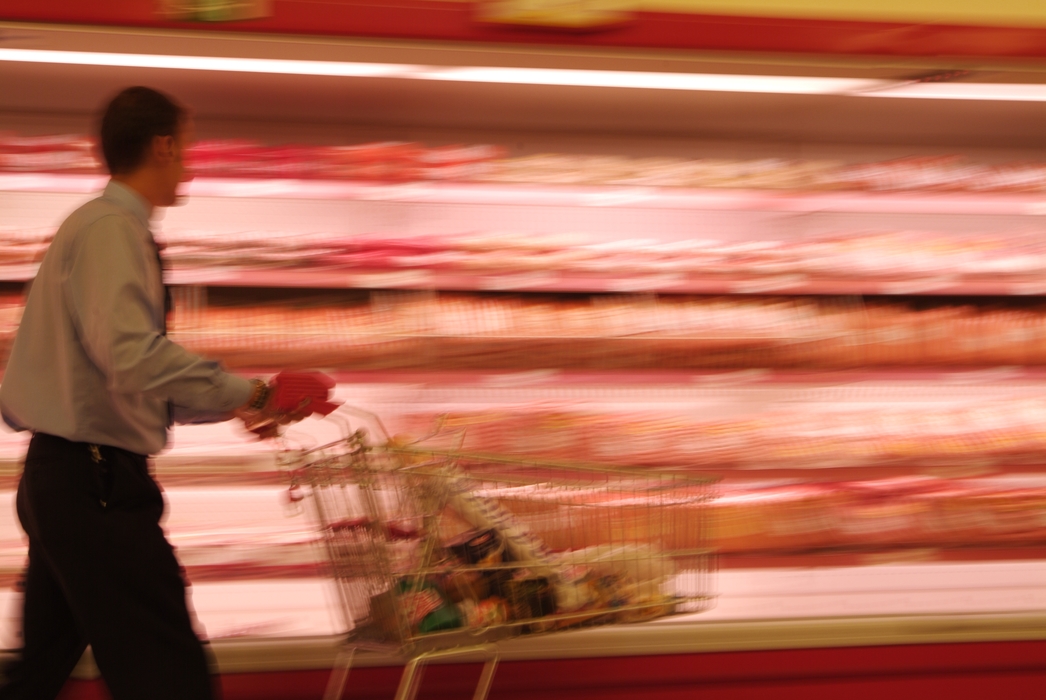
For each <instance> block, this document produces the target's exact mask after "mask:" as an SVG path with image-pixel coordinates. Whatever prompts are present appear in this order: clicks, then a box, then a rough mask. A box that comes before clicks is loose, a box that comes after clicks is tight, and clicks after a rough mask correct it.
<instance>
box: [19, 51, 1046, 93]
mask: <svg viewBox="0 0 1046 700" xmlns="http://www.w3.org/2000/svg"><path fill="white" fill-rule="evenodd" d="M0 61H12V62H26V63H51V64H64V65H81V66H107V67H121V68H163V69H173V70H204V71H226V72H234V73H265V74H277V75H318V76H329V77H342V78H404V79H414V80H443V81H452V82H470V83H502V84H511V85H559V86H564V87H604V88H630V89H652V90H692V91H704V92H748V93H776V94H790V95H851V96H860V97H907V98H921V99H944V100H1003V101H1005V100H1010V101H1035V102H1039V101H1046V85H1026V84H1014V83H1007V84H998V83H898V82H896V81H885V80H871V79H862V78H829V77H810V76H794V75H721V74H709V73H653V72H643V71H607V70H567V69H559V68H490V67H440V66H418V65H407V64H397V63H352V62H341V61H303V60H293V59H288V60H281V59H269V58H228V57H220V56H171V55H162V54H161V55H156V54H133V53H102V52H89V51H47V50H37V49H12V48H0Z"/></svg>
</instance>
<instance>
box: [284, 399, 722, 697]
mask: <svg viewBox="0 0 1046 700" xmlns="http://www.w3.org/2000/svg"><path fill="white" fill-rule="evenodd" d="M352 413H354V412H353V411H351V409H347V408H343V409H341V410H340V411H338V413H336V414H334V417H335V418H338V417H340V418H341V419H343V420H345V421H346V424H345V431H346V432H345V435H346V436H345V438H344V439H343V440H339V441H337V442H334V443H331V444H328V445H325V446H323V447H319V448H314V449H311V450H298V451H293V450H288V451H286V452H284V453H282V455H281V457H282V460H283V464H284V466H285V468H286V469H287V470H288V472H289V476H290V479H291V490H292V492H293V493H295V494H296V496H294V498H295V499H304V498H307V500H308V501H309V502H310V504H311V510H312V511H313V513H314V515H315V516H316V518H317V522H318V525H319V527H320V532H321V538H320V539H321V541H322V544H323V547H324V548H325V550H326V556H327V560H328V562H329V566H330V573H331V575H332V578H333V580H334V581H335V583H336V587H337V599H338V602H339V604H340V611H341V613H342V614H343V616H344V624H345V629H347V630H348V632H347V634H346V637H345V640H344V645H343V646H342V648H341V650H340V652H339V655H338V657H337V660H336V663H335V667H334V669H333V671H332V673H331V677H330V681H329V683H328V687H327V690H326V693H325V695H324V699H325V700H335V699H336V698H340V697H341V696H342V692H343V689H344V686H345V682H346V679H347V678H348V674H349V670H350V668H351V666H352V660H353V655H354V654H355V652H356V650H357V649H374V650H380V651H385V652H393V653H397V654H399V655H400V656H401V657H402V658H403V659H404V660H405V662H406V666H405V668H404V672H403V675H402V677H401V680H400V685H399V688H398V690H397V693H396V699H397V700H413V698H414V696H415V694H416V693H417V689H418V682H419V679H420V669H421V666H422V664H424V663H425V662H427V661H431V660H433V659H436V658H439V657H447V656H456V655H466V654H467V655H472V656H473V657H477V658H481V659H483V660H485V665H484V667H483V670H482V673H481V676H480V680H479V683H478V686H477V688H476V691H475V695H474V700H484V698H485V697H486V696H487V693H488V691H489V689H490V686H491V683H492V681H493V678H494V673H495V670H496V668H497V663H498V658H499V655H498V647H497V642H499V641H501V640H504V639H507V638H509V637H513V636H516V635H521V634H549V633H555V632H558V631H561V630H567V629H574V628H578V627H583V626H592V625H604V624H617V623H628V622H641V621H645V620H651V619H654V618H659V617H664V616H667V615H677V614H682V613H694V612H699V611H701V610H703V609H705V608H707V607H709V606H710V605H711V603H712V600H713V591H712V584H713V573H714V571H713V564H714V558H713V556H712V554H711V553H710V552H709V551H708V550H707V549H706V542H707V540H708V532H707V525H706V503H707V501H708V500H709V498H710V497H711V485H712V481H711V480H710V479H705V478H700V477H696V476H693V475H689V474H686V473H673V472H664V471H650V470H639V469H620V468H611V467H605V466H601V465H593V464H569V463H558V462H542V461H538V460H532V459H526V458H517V457H512V456H507V455H487V454H468V453H465V452H462V451H461V450H459V449H436V448H429V447H426V446H425V445H426V443H429V442H435V443H440V444H443V445H445V444H446V440H445V439H444V440H423V441H421V442H417V443H413V444H404V443H403V442H402V441H397V440H392V439H389V438H388V437H387V433H386V432H385V431H384V428H383V427H382V426H381V422H380V421H379V420H378V419H377V418H376V417H374V416H371V415H370V414H362V413H359V415H360V416H362V417H363V420H362V421H360V420H357V419H356V418H353V419H349V418H348V416H349V415H351V414H352ZM363 422H369V423H370V424H371V425H372V426H374V427H376V428H377V429H376V430H368V429H367V427H365V426H362V423H363ZM372 434H376V435H377V436H378V437H377V438H375V439H372V438H371V437H370V435H372ZM430 437H432V436H430ZM439 437H442V438H446V435H442V436H439ZM535 439H540V436H535ZM458 444H459V445H460V442H458Z"/></svg>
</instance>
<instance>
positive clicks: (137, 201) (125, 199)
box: [102, 180, 153, 229]
mask: <svg viewBox="0 0 1046 700" xmlns="http://www.w3.org/2000/svg"><path fill="white" fill-rule="evenodd" d="M102 196H103V197H105V198H106V199H111V200H113V201H114V202H116V203H117V204H120V205H122V206H124V207H126V208H127V209H128V210H129V211H130V212H131V213H132V214H134V215H135V216H136V217H138V218H139V219H140V220H141V222H142V225H143V226H145V228H147V229H148V228H149V217H151V216H152V214H153V205H152V204H150V203H149V201H148V200H147V199H145V197H143V196H142V195H140V194H138V193H137V192H135V191H134V190H133V189H132V188H130V187H128V186H127V185H125V184H123V183H122V182H117V181H116V180H110V181H109V184H108V185H106V186H105V193H104V194H103V195H102Z"/></svg>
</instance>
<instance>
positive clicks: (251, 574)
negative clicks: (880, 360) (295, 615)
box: [0, 475, 1046, 583]
mask: <svg viewBox="0 0 1046 700" xmlns="http://www.w3.org/2000/svg"><path fill="white" fill-rule="evenodd" d="M166 494H167V499H168V501H169V502H170V504H171V509H170V512H171V514H172V517H171V519H170V520H169V521H168V523H167V526H166V527H167V530H168V532H169V535H170V538H171V542H172V544H174V545H175V546H176V547H177V549H178V557H179V559H180V560H181V562H182V563H183V565H185V566H186V567H188V568H189V570H190V571H189V573H190V577H191V578H193V579H195V580H199V581H203V580H212V581H213V580H235V579H245V578H258V579H261V578H274V577H275V578H286V577H307V576H315V575H317V574H319V573H320V572H321V571H323V570H325V567H326V565H327V561H326V558H327V556H328V555H327V553H326V552H325V551H324V550H323V549H322V548H321V547H319V546H317V545H318V544H319V541H320V538H321V537H322V532H320V531H318V530H317V527H316V525H315V524H314V523H313V521H312V520H311V519H310V518H307V517H298V518H289V517H286V514H285V513H284V512H283V511H282V506H281V501H282V500H283V499H282V497H281V489H280V488H279V487H275V486H273V487H254V488H249V487H235V486H226V487H223V488H222V489H221V496H222V498H221V499H220V502H218V501H217V500H216V498H215V496H217V495H218V494H217V492H213V491H212V492H211V493H206V492H202V495H201V492H200V491H198V490H194V489H191V488H190V489H187V488H179V487H177V486H174V487H168V488H167V489H166ZM488 495H490V496H493V497H494V498H495V499H496V500H497V501H498V503H500V504H501V505H502V506H503V507H505V508H506V509H507V510H508V511H509V512H512V513H518V514H520V515H521V517H524V518H525V520H526V522H527V524H528V526H529V527H530V529H531V532H532V533H533V534H534V536H535V537H538V538H540V539H541V540H542V541H543V542H544V543H545V544H546V545H547V546H548V547H549V548H551V549H552V550H553V551H556V552H562V551H565V550H572V549H578V550H580V549H584V548H598V547H600V546H605V544H606V543H605V537H606V535H605V533H607V532H613V533H614V536H615V538H616V539H617V540H621V541H627V542H631V543H633V544H632V545H630V546H632V547H633V549H634V548H635V547H642V546H643V545H642V543H643V542H644V541H646V540H649V539H650V537H651V536H652V534H651V533H652V532H654V531H653V530H650V529H649V528H650V527H651V523H654V524H655V525H656V526H657V527H656V528H655V529H656V530H657V532H658V533H661V532H664V533H667V534H668V536H667V537H666V538H664V539H663V540H659V545H661V546H664V547H667V548H668V549H667V550H666V551H671V550H694V549H695V548H698V547H700V548H704V547H711V548H712V549H713V550H715V551H718V552H720V553H721V554H727V555H745V556H782V555H788V556H791V557H793V558H794V559H795V561H797V562H798V561H800V560H801V558H803V557H809V558H808V559H805V560H804V563H806V564H816V563H817V559H816V555H851V556H857V557H860V556H862V555H863V556H865V557H872V556H874V555H876V554H878V555H880V556H882V555H884V554H885V553H886V552H889V551H893V552H896V553H901V552H903V551H905V550H907V551H912V550H924V549H930V550H939V551H938V552H937V557H938V558H946V557H947V553H948V552H949V551H950V552H954V554H955V555H956V556H958V555H963V554H965V555H966V556H967V557H973V558H977V557H978V556H980V557H982V558H984V557H988V558H990V556H988V555H990V553H991V548H993V547H1006V548H1010V558H1028V557H1029V556H1034V553H1035V552H1037V551H1040V550H1037V549H1036V547H1040V548H1041V546H1042V545H1043V543H1044V541H1046V478H1044V477H1042V476H1041V475H1033V476H1025V477H1021V478H1013V477H1009V478H1002V477H990V478H989V477H984V478H969V479H957V480H953V479H935V478H903V479H902V478H898V479H889V480H872V481H849V482H825V483H816V484H795V483H794V484H787V485H780V484H772V483H763V484H748V485H742V484H730V483H726V484H721V485H719V486H717V487H716V494H715V495H714V496H713V497H712V498H711V500H707V501H702V502H701V503H700V504H695V503H692V502H691V503H685V502H680V503H679V504H678V505H672V504H665V503H662V502H661V501H662V500H664V499H658V498H657V497H651V498H650V499H647V500H643V499H627V500H624V499H622V500H619V501H606V502H598V501H585V500H583V498H582V499H581V500H578V501H577V503H575V504H574V505H578V506H580V508H579V509H578V510H577V512H578V513H580V514H583V516H584V522H580V521H579V522H578V523H576V527H574V528H573V529H565V528H564V527H562V525H563V522H564V518H565V517H566V516H565V512H566V510H565V509H566V508H567V507H566V506H561V505H556V504H555V503H552V504H550V503H545V502H542V501H541V497H540V493H538V494H532V495H531V498H530V499H529V500H528V496H527V494H521V493H520V492H519V489H516V490H515V491H512V490H509V491H506V492H505V493H504V494H500V495H499V494H497V493H495V492H491V493H488ZM9 496H13V494H9ZM215 510H217V511H219V512H221V513H222V514H223V516H222V518H220V519H218V518H216V515H215V513H214V512H213V511H215ZM11 515H12V517H10V518H8V517H6V516H5V517H4V518H3V520H4V526H3V528H2V529H3V532H2V535H3V536H2V539H0V579H2V580H4V581H6V582H8V583H9V582H11V581H12V580H13V579H15V578H17V577H18V576H19V575H20V573H21V572H22V568H23V566H24V561H25V554H26V550H25V543H24V540H23V539H22V536H21V532H20V530H18V528H17V525H15V524H14V522H13V513H12V514H11ZM9 519H10V520H11V521H12V522H7V521H8V520H9ZM699 522H700V526H698V523H699ZM601 538H604V539H601ZM1022 550H1023V551H1025V552H1027V553H1026V554H1024V556H1023V557H1021V556H1020V555H1019V553H1020V552H1021V551H1022ZM630 551H631V550H630ZM637 551H638V550H637ZM1028 553H1031V554H1028ZM920 554H921V555H922V556H923V557H926V556H932V555H931V553H930V552H926V551H923V552H920ZM1014 554H1017V555H1018V556H1017V557H1014ZM860 561H861V560H860V559H859V558H858V559H856V560H855V561H854V562H853V563H859V562H860ZM870 561H871V559H869V562H870Z"/></svg>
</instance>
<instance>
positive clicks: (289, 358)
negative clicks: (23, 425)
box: [0, 293, 1046, 371]
mask: <svg viewBox="0 0 1046 700" xmlns="http://www.w3.org/2000/svg"><path fill="white" fill-rule="evenodd" d="M178 299H179V300H182V301H181V302H180V303H176V306H175V313H174V315H173V316H172V318H171V329H172V335H173V337H174V338H176V339H177V340H178V341H179V342H181V343H184V344H185V345H186V346H187V347H189V348H191V349H192V350H194V351H196V352H198V353H200V354H203V355H205V356H209V357H214V358H216V359H219V360H221V361H223V362H224V363H226V364H227V365H228V366H229V367H235V368H251V369H263V368H273V369H279V368H287V367H291V368H314V367H321V368H326V369H332V370H350V371H355V370H390V369H428V370H453V369H461V370H471V369H499V370H528V369H591V370H598V369H604V370H605V369H702V368H711V369H715V368H752V367H757V368H782V369H787V368H800V369H848V368H861V367H902V366H923V367H926V366H953V367H957V366H965V367H970V366H1041V365H1044V364H1046V308H1044V307H1043V306H1042V305H1041V304H1037V303H1028V302H1027V301H1023V300H1012V301H1008V302H1007V301H994V302H992V303H989V304H980V305H975V304H971V303H961V302H959V301H954V300H953V301H944V302H938V303H935V304H926V303H921V304H916V303H914V302H907V301H902V300H876V301H866V302H862V301H860V300H855V299H849V298H829V297H824V298H813V297H764V298H759V297H748V298H743V297H732V298H730V297H706V298H702V297H683V296H664V297H652V296H651V297H647V296H626V295H609V296H594V297H591V298H576V297H575V298H566V297H552V296H546V297H543V296H537V295H478V294H477V295H453V294H445V295H437V294H434V293H377V294H373V295H371V296H370V297H369V300H368V299H366V298H365V299H364V301H363V302H353V301H352V300H351V299H347V298H342V299H338V298H337V297H336V296H334V295H330V296H326V295H319V296H312V297H309V298H307V299H304V300H302V298H299V299H298V303H297V304H295V303H292V302H285V303H263V302H261V301H255V302H249V303H248V304H247V305H243V304H239V305H236V304H232V305H218V304H213V303H212V304H211V305H206V304H203V303H199V304H198V305H196V306H194V305H193V301H192V299H193V297H192V296H191V295H189V296H186V297H178ZM22 303H23V301H22V297H21V296H20V295H17V294H8V295H6V296H3V297H0V353H2V354H6V352H7V349H8V348H9V347H10V343H11V342H12V340H13V337H14V332H15V330H16V328H17V324H18V320H19V318H20V315H21V309H22Z"/></svg>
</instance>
